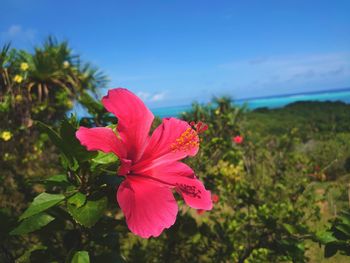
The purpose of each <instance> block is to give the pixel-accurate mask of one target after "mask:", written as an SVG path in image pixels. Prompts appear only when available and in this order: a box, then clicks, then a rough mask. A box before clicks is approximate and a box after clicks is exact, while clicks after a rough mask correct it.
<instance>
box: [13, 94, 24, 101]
mask: <svg viewBox="0 0 350 263" xmlns="http://www.w3.org/2000/svg"><path fill="white" fill-rule="evenodd" d="M15 100H16V102H21V101H22V100H23V97H22V95H21V94H17V95H16V97H15Z"/></svg>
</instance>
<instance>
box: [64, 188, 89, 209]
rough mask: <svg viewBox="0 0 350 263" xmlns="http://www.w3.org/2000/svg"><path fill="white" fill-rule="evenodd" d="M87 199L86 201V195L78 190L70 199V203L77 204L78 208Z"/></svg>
mask: <svg viewBox="0 0 350 263" xmlns="http://www.w3.org/2000/svg"><path fill="white" fill-rule="evenodd" d="M85 201H86V196H85V195H84V194H82V193H80V192H78V193H76V194H74V195H73V196H72V197H70V198H69V199H68V204H70V205H75V206H76V207H77V208H79V207H82V206H83V205H84V204H85Z"/></svg>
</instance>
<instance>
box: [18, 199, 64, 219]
mask: <svg viewBox="0 0 350 263" xmlns="http://www.w3.org/2000/svg"><path fill="white" fill-rule="evenodd" d="M64 198H65V196H64V195H62V194H48V193H41V194H40V195H38V196H37V197H35V198H34V200H33V202H32V203H31V204H30V206H29V207H28V208H27V210H26V211H24V213H23V214H22V215H21V216H20V217H19V219H20V220H23V219H25V218H28V217H30V216H33V215H36V214H38V213H40V212H42V211H45V210H46V209H48V208H50V207H52V206H54V205H56V204H58V203H59V202H61V201H62V200H63V199H64Z"/></svg>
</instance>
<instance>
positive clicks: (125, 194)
mask: <svg viewBox="0 0 350 263" xmlns="http://www.w3.org/2000/svg"><path fill="white" fill-rule="evenodd" d="M117 200H118V203H119V205H120V207H121V209H122V211H123V213H124V215H125V218H126V223H127V225H128V227H129V229H130V230H131V232H133V233H134V234H136V235H139V236H140V237H143V238H149V237H150V236H154V237H157V236H159V235H160V234H161V233H162V231H163V230H164V229H165V228H169V227H170V226H172V225H173V224H174V223H175V220H176V215H177V211H178V207H177V203H176V201H175V198H174V196H173V194H172V192H171V189H169V188H168V187H165V186H160V185H159V184H155V183H154V182H152V181H151V180H149V179H145V178H139V177H137V175H131V176H128V178H127V179H126V180H125V181H123V183H122V184H121V185H120V186H119V189H118V192H117Z"/></svg>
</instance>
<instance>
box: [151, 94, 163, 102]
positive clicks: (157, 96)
mask: <svg viewBox="0 0 350 263" xmlns="http://www.w3.org/2000/svg"><path fill="white" fill-rule="evenodd" d="M164 97H165V92H160V93H156V94H154V95H153V96H152V97H151V99H150V100H151V101H153V102H156V101H162V100H164Z"/></svg>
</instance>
